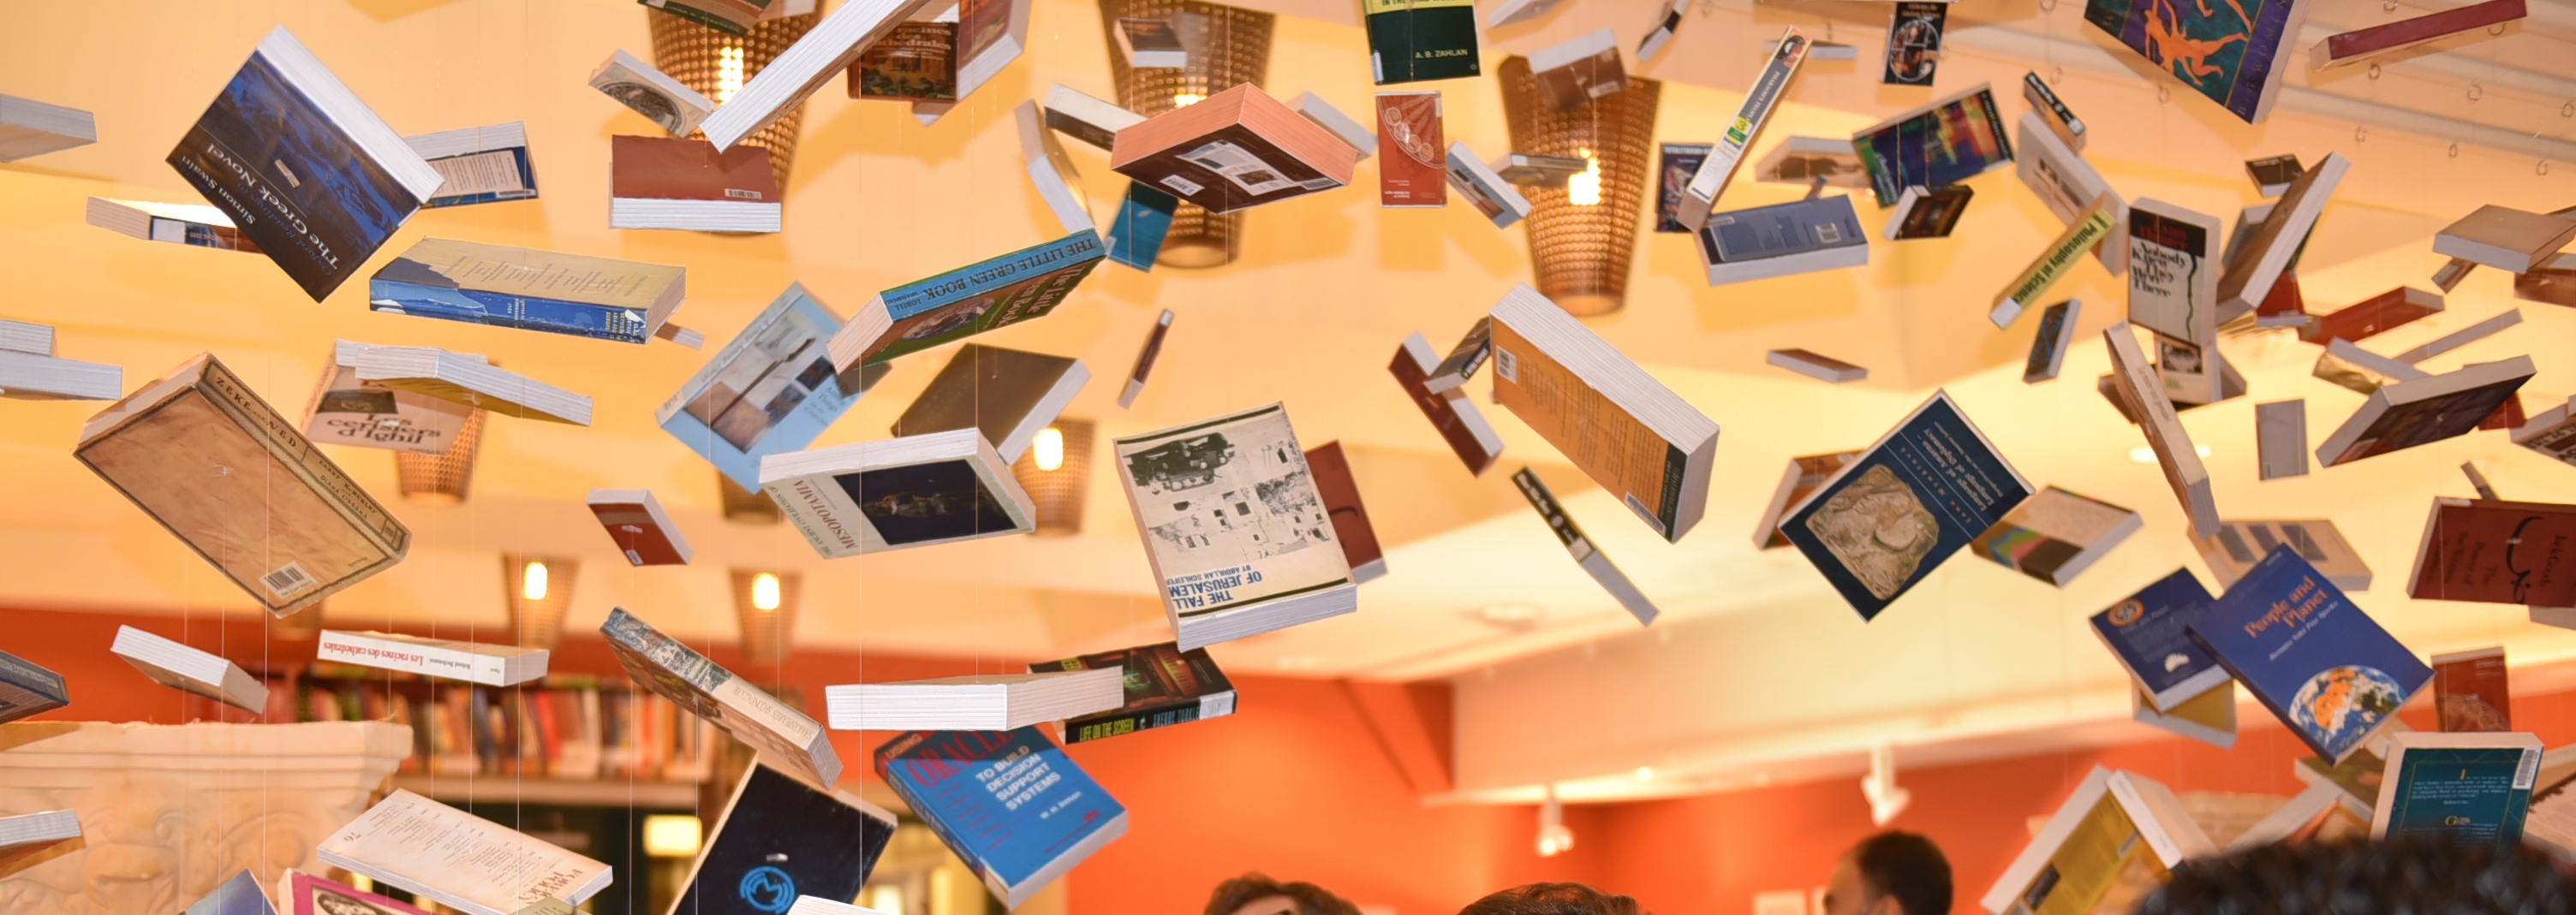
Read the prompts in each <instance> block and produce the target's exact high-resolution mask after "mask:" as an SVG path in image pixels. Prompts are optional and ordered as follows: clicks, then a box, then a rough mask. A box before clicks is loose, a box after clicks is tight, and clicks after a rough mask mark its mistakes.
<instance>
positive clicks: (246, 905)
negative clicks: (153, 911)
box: [179, 871, 277, 915]
mask: <svg viewBox="0 0 2576 915" xmlns="http://www.w3.org/2000/svg"><path fill="white" fill-rule="evenodd" d="M179 915H277V910H276V909H274V908H271V907H270V906H269V904H268V894H267V893H265V892H262V891H261V890H260V888H259V878H257V877H253V876H251V873H250V872H249V871H242V872H241V873H238V874H234V875H233V878H232V879H230V880H226V881H224V882H223V885H222V886H218V887H215V891H214V892H212V893H207V894H206V895H205V897H204V898H201V899H199V900H197V901H196V902H193V903H190V904H189V905H188V908H187V909H186V910H185V911H182V912H180V913H179Z"/></svg>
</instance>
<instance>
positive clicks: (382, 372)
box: [357, 346, 591, 426]
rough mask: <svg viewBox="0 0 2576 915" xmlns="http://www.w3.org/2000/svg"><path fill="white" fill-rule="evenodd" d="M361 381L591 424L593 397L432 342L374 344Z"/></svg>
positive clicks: (361, 355)
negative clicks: (414, 344)
mask: <svg viewBox="0 0 2576 915" xmlns="http://www.w3.org/2000/svg"><path fill="white" fill-rule="evenodd" d="M357 374H358V380H359V381H362V382H366V381H372V382H375V383H377V384H380V385H383V386H385V387H388V388H392V389H395V390H398V391H410V392H412V393H415V394H427V395H429V396H431V397H435V398H438V399H440V400H445V401H448V402H451V403H456V404H462V405H464V406H469V407H473V408H476V409H479V410H484V411H486V412H491V413H498V414H501V415H503V416H516V417H519V418H521V419H541V420H545V421H548V422H557V423H565V424H568V425H574V426H587V425H590V407H591V399H590V398H589V397H587V396H584V395H581V394H575V393H573V392H571V391H567V390H564V389H562V388H559V387H555V386H554V385H550V384H547V383H545V382H542V381H538V380H536V379H534V378H530V377H528V376H526V375H521V374H519V373H517V372H512V371H508V370H505V369H500V368H495V367H494V366H493V365H492V363H491V362H489V361H487V360H485V359H484V358H483V357H481V356H476V355H471V354H465V353H451V352H448V351H446V350H443V349H438V348H436V347H429V346H371V347H367V348H366V349H363V350H360V351H359V352H358V358H357Z"/></svg>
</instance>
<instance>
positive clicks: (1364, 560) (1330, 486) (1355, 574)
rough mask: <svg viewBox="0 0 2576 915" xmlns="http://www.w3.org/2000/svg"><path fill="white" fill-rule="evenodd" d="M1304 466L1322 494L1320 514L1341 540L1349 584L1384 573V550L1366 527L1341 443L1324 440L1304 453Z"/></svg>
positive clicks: (1373, 531) (1357, 489) (1365, 508)
mask: <svg viewBox="0 0 2576 915" xmlns="http://www.w3.org/2000/svg"><path fill="white" fill-rule="evenodd" d="M1306 469H1308V470H1311V471H1313V472H1314V474H1315V490H1316V492H1318V493H1321V494H1322V495H1323V497H1324V514H1325V515H1327V516H1329V517H1331V518H1332V519H1333V534H1334V535H1335V536H1336V538H1337V539H1339V540H1340V541H1341V542H1342V558H1343V559H1345V560H1347V561H1349V563H1350V566H1351V583H1352V584H1355V585H1356V584H1366V583H1368V582H1369V581H1370V580H1371V579H1375V578H1377V577H1378V576H1381V575H1385V574H1386V551H1385V550H1383V549H1381V548H1379V546H1378V543H1377V529H1376V528H1375V527H1372V526H1370V524H1369V518H1368V506H1366V505H1364V504H1362V503H1361V502H1360V486H1359V481H1358V480H1355V479H1352V478H1351V462H1350V458H1348V457H1345V456H1343V454H1342V443H1341V442H1338V441H1331V442H1325V443H1323V444H1321V445H1317V446H1315V447H1314V448H1313V449H1311V450H1308V451H1307V452H1306Z"/></svg>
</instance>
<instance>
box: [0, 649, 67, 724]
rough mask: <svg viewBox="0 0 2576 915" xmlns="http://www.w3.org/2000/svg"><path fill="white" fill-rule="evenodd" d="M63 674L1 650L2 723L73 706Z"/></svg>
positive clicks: (0, 704) (0, 688)
mask: <svg viewBox="0 0 2576 915" xmlns="http://www.w3.org/2000/svg"><path fill="white" fill-rule="evenodd" d="M71 702H72V694H71V690H70V688H69V687H68V686H67V685H65V684H64V682H63V675H62V674H58V673H55V672H53V671H51V670H47V669H45V668H43V667H39V666H37V665H36V664H34V663H32V662H29V661H28V660H27V659H25V658H21V657H18V656H17V655H13V654H10V653H8V652H5V651H0V724H7V723H9V722H12V721H16V720H18V719H20V718H25V717H27V716H29V715H36V714H42V713H45V712H50V711H53V710H55V709H58V708H62V707H63V706H66V705H70V704H71Z"/></svg>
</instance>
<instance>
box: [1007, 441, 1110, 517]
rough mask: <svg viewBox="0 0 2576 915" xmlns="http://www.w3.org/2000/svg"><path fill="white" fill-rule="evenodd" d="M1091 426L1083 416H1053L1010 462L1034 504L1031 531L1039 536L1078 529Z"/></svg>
mask: <svg viewBox="0 0 2576 915" xmlns="http://www.w3.org/2000/svg"><path fill="white" fill-rule="evenodd" d="M1092 429H1093V425H1092V422H1091V421H1090V420H1087V419H1057V420H1056V421H1055V422H1054V423H1053V424H1050V425H1048V426H1047V427H1046V428H1045V429H1044V430H1041V431H1039V432H1038V436H1037V439H1036V440H1034V441H1032V442H1030V443H1029V450H1028V451H1027V452H1026V453H1023V454H1021V455H1020V459H1019V460H1017V461H1013V462H1011V475H1012V476H1014V477H1018V478H1019V480H1020V488H1021V489H1023V490H1026V491H1028V494H1029V502H1030V503H1031V504H1033V505H1036V506H1037V519H1038V526H1037V531H1036V532H1035V533H1036V534H1037V535H1038V536H1040V537H1066V536H1071V535H1074V534H1079V533H1082V497H1083V495H1084V494H1085V493H1086V492H1088V491H1089V490H1090V489H1091V433H1092ZM1050 465H1052V466H1050Z"/></svg>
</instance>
